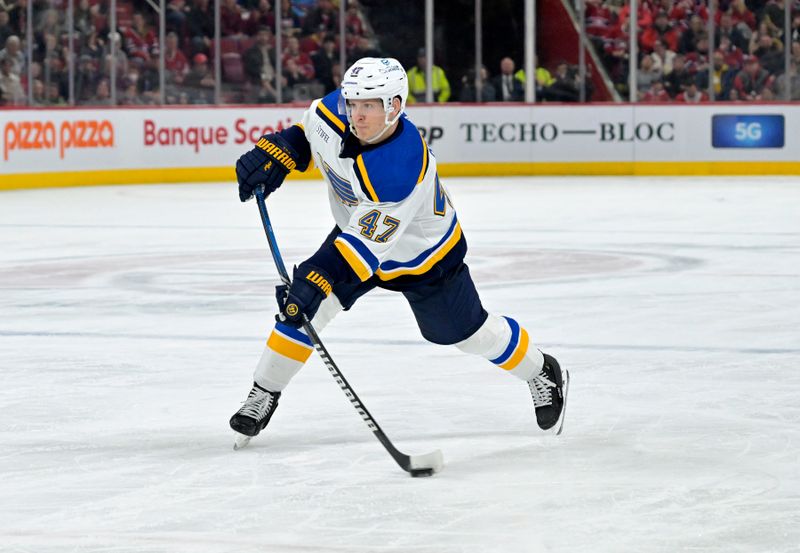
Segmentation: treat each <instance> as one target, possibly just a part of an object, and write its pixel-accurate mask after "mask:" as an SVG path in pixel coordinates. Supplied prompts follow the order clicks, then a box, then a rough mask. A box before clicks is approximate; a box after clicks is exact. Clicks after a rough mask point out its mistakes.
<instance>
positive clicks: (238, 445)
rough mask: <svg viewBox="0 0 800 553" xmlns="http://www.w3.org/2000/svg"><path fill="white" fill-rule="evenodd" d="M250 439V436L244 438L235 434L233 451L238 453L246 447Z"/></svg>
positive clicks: (242, 435)
mask: <svg viewBox="0 0 800 553" xmlns="http://www.w3.org/2000/svg"><path fill="white" fill-rule="evenodd" d="M252 439H253V438H252V436H245V435H244V434H239V433H238V432H236V440H235V441H234V443H233V450H234V451H239V450H240V449H242V448H243V447H245V446H247V444H249V443H250V440H252Z"/></svg>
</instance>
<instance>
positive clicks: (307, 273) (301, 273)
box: [275, 263, 332, 328]
mask: <svg viewBox="0 0 800 553" xmlns="http://www.w3.org/2000/svg"><path fill="white" fill-rule="evenodd" d="M331 290H332V286H331V279H330V277H329V276H328V275H327V273H325V272H324V271H322V270H321V269H319V268H317V267H313V266H311V265H308V264H307V263H301V264H300V266H299V267H296V268H295V270H294V280H293V281H292V286H291V287H290V288H289V289H288V290H287V289H286V286H278V287H277V288H276V295H277V299H278V308H279V309H280V313H279V314H278V315H277V316H276V317H275V319H276V320H278V321H280V322H283V323H286V324H287V325H289V326H293V327H295V328H300V327H301V326H303V315H305V316H306V317H308V320H309V321H310V320H311V319H313V318H314V315H316V313H317V309H319V304H320V303H322V300H324V299H325V298H327V297H328V295H329V294H330V293H331Z"/></svg>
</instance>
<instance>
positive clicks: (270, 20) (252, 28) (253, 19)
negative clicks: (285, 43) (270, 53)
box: [242, 0, 275, 47]
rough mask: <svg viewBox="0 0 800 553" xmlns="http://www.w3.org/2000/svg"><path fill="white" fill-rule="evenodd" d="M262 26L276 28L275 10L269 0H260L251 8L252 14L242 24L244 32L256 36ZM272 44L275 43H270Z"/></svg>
mask: <svg viewBox="0 0 800 553" xmlns="http://www.w3.org/2000/svg"><path fill="white" fill-rule="evenodd" d="M261 27H269V28H270V29H274V28H275V12H273V11H272V4H270V2H269V1H268V0H259V2H258V4H257V5H256V6H255V7H253V8H252V9H251V10H250V16H249V17H248V18H247V19H246V20H245V21H244V22H243V24H242V32H243V33H244V34H245V35H247V36H255V35H256V34H257V33H258V30H259V29H260V28H261ZM272 46H274V44H271V45H270V47H272Z"/></svg>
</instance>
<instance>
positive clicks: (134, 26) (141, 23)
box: [123, 12, 158, 61]
mask: <svg viewBox="0 0 800 553" xmlns="http://www.w3.org/2000/svg"><path fill="white" fill-rule="evenodd" d="M123 36H124V37H125V51H126V52H127V53H128V56H129V57H139V58H142V59H143V60H145V61H149V60H150V57H151V55H152V54H154V53H156V52H157V51H158V40H157V39H156V34H155V33H154V32H153V29H152V28H151V27H150V25H149V24H148V23H147V20H145V18H144V15H142V14H141V12H134V13H133V22H132V23H131V26H130V27H128V28H127V29H125V31H124V33H123Z"/></svg>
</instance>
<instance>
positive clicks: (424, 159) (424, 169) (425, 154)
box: [417, 135, 438, 184]
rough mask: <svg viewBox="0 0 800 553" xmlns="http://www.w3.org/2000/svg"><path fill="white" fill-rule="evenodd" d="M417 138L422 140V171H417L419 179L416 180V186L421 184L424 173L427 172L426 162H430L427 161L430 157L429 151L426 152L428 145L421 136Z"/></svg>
mask: <svg viewBox="0 0 800 553" xmlns="http://www.w3.org/2000/svg"><path fill="white" fill-rule="evenodd" d="M419 138H420V140H422V169H420V171H419V178H418V179H417V184H420V183H421V182H422V179H424V178H425V173H427V172H428V162H429V161H430V160H429V159H428V158H429V156H430V151H429V150H428V143H427V142H425V139H424V138H422V135H420V137H419ZM437 178H438V177H437Z"/></svg>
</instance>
